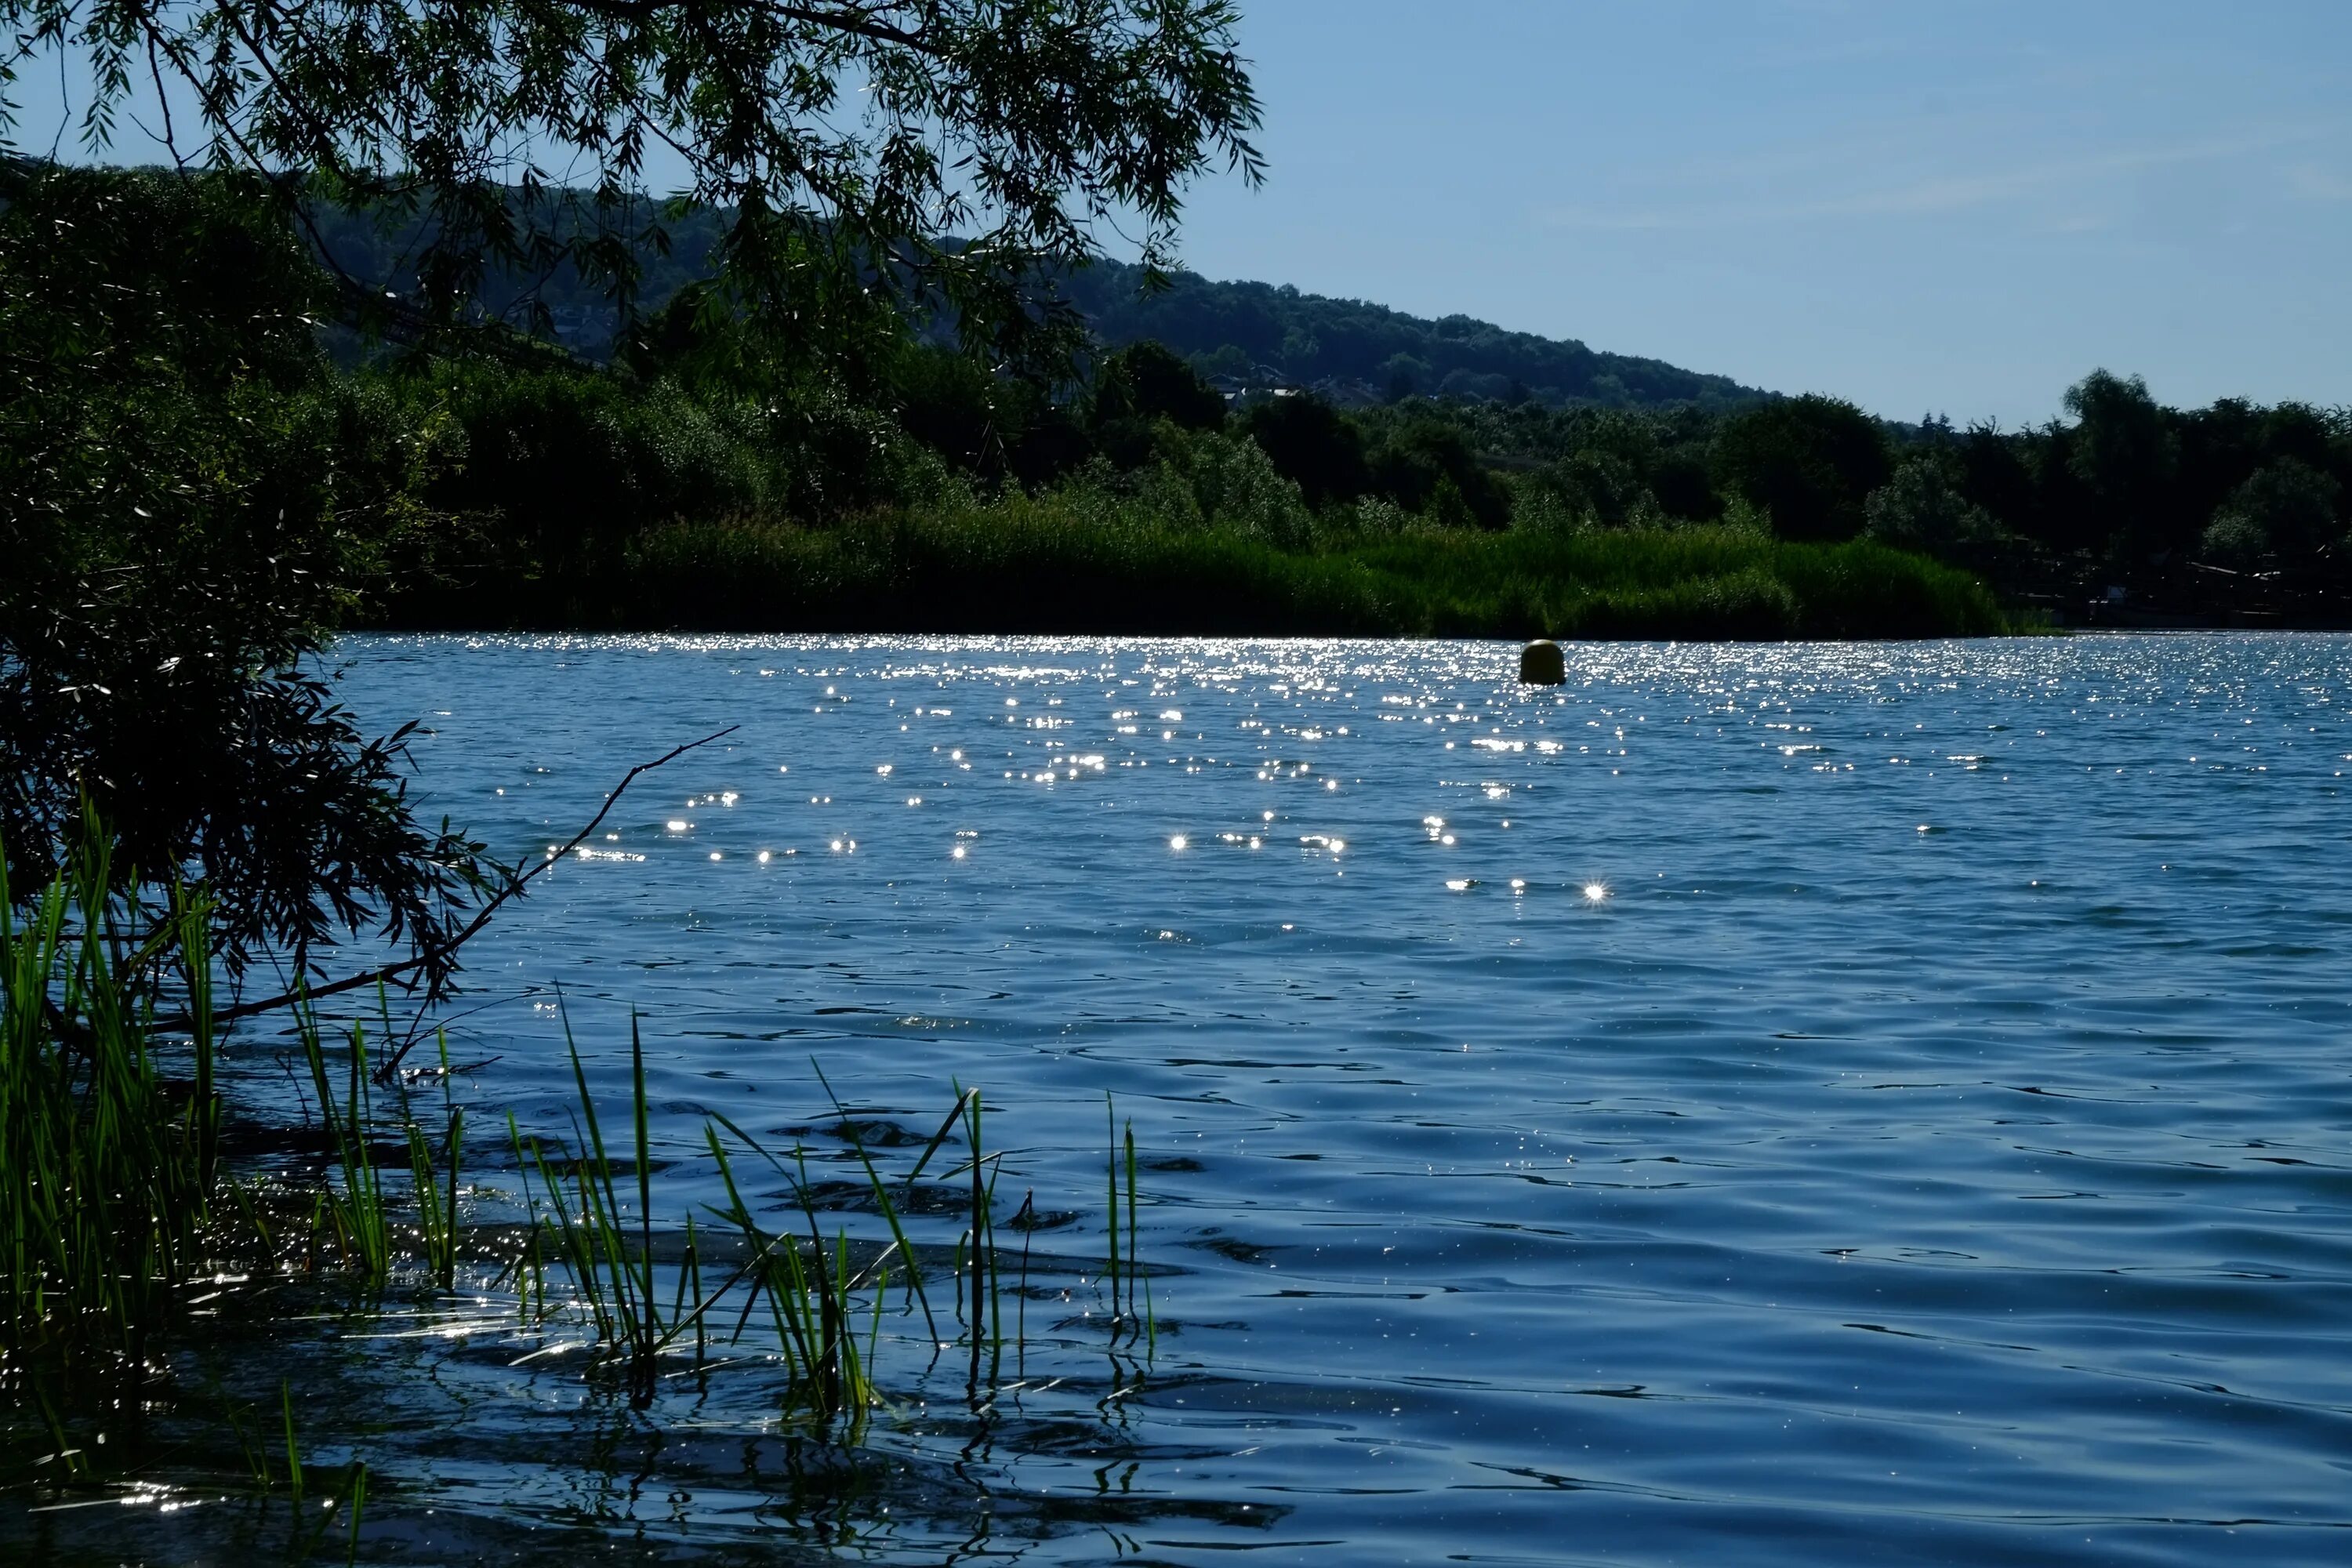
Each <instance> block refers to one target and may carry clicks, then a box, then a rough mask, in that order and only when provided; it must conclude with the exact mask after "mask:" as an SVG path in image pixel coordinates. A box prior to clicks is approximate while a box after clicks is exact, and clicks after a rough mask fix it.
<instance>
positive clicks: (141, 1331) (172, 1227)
mask: <svg viewBox="0 0 2352 1568" xmlns="http://www.w3.org/2000/svg"><path fill="white" fill-rule="evenodd" d="M115 871H116V868H115V866H114V864H113V861H112V854H111V849H110V846H109V843H108V841H107V840H106V839H105V838H104V837H102V836H100V834H98V833H97V832H95V831H91V832H89V833H88V834H87V835H86V836H85V837H84V840H83V843H82V846H81V847H80V849H79V852H78V853H77V854H76V856H75V857H74V858H73V860H72V862H71V864H70V865H69V866H68V868H67V869H66V870H65V872H63V873H62V874H61V875H59V876H58V878H57V879H55V880H54V881H52V882H51V883H50V884H49V885H48V887H47V888H46V889H44V890H43V891H42V893H41V894H40V896H39V897H37V898H36V899H34V900H30V901H29V903H27V904H26V905H25V906H23V907H21V908H20V907H19V906H18V905H17V904H16V902H15V900H13V899H12V898H11V897H10V895H9V889H8V888H7V886H6V880H5V875H6V873H5V865H0V1272H5V1283H0V1290H4V1291H5V1300H6V1310H5V1317H0V1350H5V1351H6V1352H10V1355H11V1358H12V1359H17V1358H21V1357H22V1356H24V1355H26V1354H27V1353H33V1352H50V1353H51V1354H53V1355H54V1356H55V1357H56V1358H57V1359H58V1361H59V1362H61V1363H63V1364H65V1365H66V1366H67V1367H68V1368H71V1367H74V1366H76V1365H84V1366H87V1365H89V1364H90V1363H93V1362H95V1363H97V1364H98V1365H99V1366H100V1367H106V1368H111V1367H119V1366H128V1367H131V1368H133V1369H136V1368H138V1367H140V1366H142V1364H143V1363H144V1361H145V1359H146V1356H147V1352H148V1345H149V1342H150V1340H151V1339H152V1335H153V1332H154V1331H155V1329H156V1327H157V1325H158V1323H159V1321H161V1319H162V1317H163V1314H164V1312H165V1310H167V1308H168V1305H169V1298H170V1297H171V1295H172V1293H173V1289H175V1288H176V1287H177V1286H178V1285H179V1284H180V1283H181V1282H182V1281H184V1280H185V1279H188V1278H190V1277H191V1276H193V1275H194V1274H195V1273H196V1272H198V1271H199V1269H200V1268H201V1267H202V1265H203V1263H204V1261H205V1258H206V1257H207V1256H208V1240H207V1231H208V1228H209V1227H210V1225H211V1222H212V1220H213V1218H214V1214H215V1195H216V1194H215V1173H216V1169H217V1163H218V1151H219V1132H220V1100H219V1096H218V1094H217V1092H216V1091H215V1088H214V1085H213V1065H214V1064H213V1047H214V1040H213V1036H212V1028H211V1026H210V1022H209V1007H208V1002H209V996H208V994H207V993H208V982H209V976H208V974H207V973H206V972H205V969H204V966H203V965H202V963H198V964H196V965H194V967H193V968H192V969H191V971H190V973H189V974H188V980H189V982H190V984H191V989H192V992H193V993H194V1004H195V1005H194V1006H193V1007H192V1009H191V1015H192V1016H193V1017H194V1019H195V1026H194V1031H193V1037H192V1038H191V1040H190V1042H189V1050H188V1058H189V1059H188V1067H189V1069H190V1077H189V1079H186V1080H181V1081H173V1080H169V1079H166V1077H165V1076H164V1072H163V1067H162V1065H161V1064H160V1063H159V1061H158V1058H157V1052H156V1049H155V1048H154V1046H153V1043H152V1041H151V1039H150V1036H149V1031H148V1023H149V1021H150V1019H151V1018H152V997H151V996H148V995H147V994H145V993H144V991H143V988H142V987H138V986H135V985H132V984H129V983H128V982H127V981H126V980H125V978H124V975H125V973H126V972H133V973H135V972H139V971H141V970H143V969H144V968H146V966H147V963H148V962H149V961H151V960H152V959H154V958H155V957H156V956H157V954H155V953H153V952H146V951H141V952H126V945H127V944H126V938H125V936H124V933H123V931H122V927H121V921H120V920H119V918H118V917H119V915H120V912H121V911H120V906H119V901H118V900H117V897H116V890H117V884H116V879H115V875H114V873H115ZM177 915H178V918H177V920H176V921H173V922H170V923H167V924H166V925H165V926H164V927H163V931H161V932H160V933H159V934H158V936H156V937H155V938H153V939H151V940H152V941H155V942H173V941H176V942H179V943H180V945H181V947H182V950H183V951H184V952H194V953H199V954H201V953H203V952H206V951H207V948H206V945H205V942H204V928H205V904H204V901H203V900H202V899H201V898H200V897H188V898H184V899H183V900H181V904H180V907H179V910H178V911H177Z"/></svg>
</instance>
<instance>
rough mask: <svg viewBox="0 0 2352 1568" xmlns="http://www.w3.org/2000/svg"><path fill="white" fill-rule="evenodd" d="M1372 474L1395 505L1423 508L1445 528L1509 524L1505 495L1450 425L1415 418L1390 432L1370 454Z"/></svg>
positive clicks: (1488, 526) (1499, 483) (1508, 499)
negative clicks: (1445, 525)
mask: <svg viewBox="0 0 2352 1568" xmlns="http://www.w3.org/2000/svg"><path fill="white" fill-rule="evenodd" d="M1371 477H1372V480H1373V482H1374V483H1375V484H1377V485H1378V486H1379V488H1380V489H1381V490H1382V491H1384V492H1385V493H1386V494H1387V495H1388V496H1389V497H1390V498H1391V499H1392V500H1395V502H1396V503H1397V504H1398V505H1399V506H1402V507H1403V508H1404V509H1405V510H1408V511H1424V510H1425V511H1428V512H1429V513H1430V514H1431V515H1432V516H1433V517H1434V518H1437V519H1438V520H1439V521H1443V522H1444V523H1446V524H1447V525H1449V526H1452V525H1475V526H1476V527H1479V528H1506V527H1508V526H1509V524H1510V521H1511V498H1510V495H1509V493H1508V492H1507V491H1506V490H1505V489H1503V487H1502V484H1501V482H1500V481H1499V480H1497V479H1496V478H1495V476H1494V475H1493V474H1491V473H1489V472H1487V470H1486V467H1485V465H1484V464H1482V463H1480V462H1479V461H1478V454H1477V452H1476V450H1475V448H1474V447H1472V446H1471V445H1470V443H1469V441H1468V440H1467V439H1466V438H1465V437H1464V435H1463V433H1462V431H1461V430H1460V429H1459V428H1458V427H1456V426H1454V425H1452V424H1447V423H1443V422H1440V421H1438V420H1435V419H1415V420H1412V421H1411V422H1410V423H1408V424H1406V425H1405V426H1403V427H1402V428H1401V429H1396V430H1392V431H1391V432H1390V434H1389V437H1388V439H1387V440H1386V441H1384V442H1383V443H1382V444H1381V447H1380V449H1379V450H1378V451H1377V452H1375V453H1374V454H1373V455H1372V459H1371ZM1441 502H1443V503H1444V504H1443V505H1440V504H1439V503H1441Z"/></svg>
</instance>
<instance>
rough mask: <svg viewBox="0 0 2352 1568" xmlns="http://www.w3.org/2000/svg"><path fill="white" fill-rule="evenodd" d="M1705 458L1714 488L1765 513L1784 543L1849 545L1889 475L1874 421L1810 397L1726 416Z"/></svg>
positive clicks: (1831, 400)
mask: <svg viewBox="0 0 2352 1568" xmlns="http://www.w3.org/2000/svg"><path fill="white" fill-rule="evenodd" d="M1711 457H1712V467H1713V468H1714V471H1715V475H1716V479H1717V482H1718V483H1719V484H1721V485H1722V486H1723V487H1724V488H1726V489H1731V490H1736V491H1737V492H1738V494H1740V495H1741V496H1743V497H1745V498H1746V499H1747V500H1748V501H1750V502H1751V503H1753V504H1754V505H1757V506H1759V507H1762V508H1764V509H1766V510H1769V512H1770V513H1771V514H1772V527H1773V531H1775V532H1777V533H1779V534H1780V536H1781V537H1782V538H1784V539H1851V538H1853V536H1854V535H1855V534H1857V533H1859V532H1861V531H1862V526H1863V521H1864V517H1863V503H1864V500H1866V499H1867V498H1868V497H1869V495H1870V492H1871V491H1873V490H1874V489H1877V488H1878V487H1879V486H1880V485H1883V484H1885V482H1886V479H1887V477H1888V474H1889V471H1890V469H1891V468H1892V463H1891V460H1890V458H1888V455H1887V450H1886V441H1885V437H1884V436H1882V435H1881V434H1880V432H1879V428H1878V424H1877V422H1876V421H1875V420H1874V419H1872V418H1871V417H1870V416H1868V415H1866V414H1864V412H1863V411H1862V410H1861V409H1859V408H1856V407H1855V406H1854V405H1853V404H1851V403H1847V402H1845V401H1843V399H1840V398H1834V397H1822V396H1819V395H1806V396H1803V397H1795V398H1789V399H1786V400H1784V401H1781V402H1778V403H1768V404H1765V405H1762V406H1760V407H1757V408H1751V409H1748V410H1747V411H1745V412H1743V413H1740V414H1737V415H1734V416H1731V417H1730V418H1729V419H1727V420H1726V421H1725V422H1724V424H1723V426H1722V428H1721V429H1720V430H1719V431H1718V432H1717V435H1716V438H1715V445H1714V450H1713V453H1712V455H1711Z"/></svg>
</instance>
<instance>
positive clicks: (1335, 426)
mask: <svg viewBox="0 0 2352 1568" xmlns="http://www.w3.org/2000/svg"><path fill="white" fill-rule="evenodd" d="M1242 428H1243V430H1244V432H1245V433H1246V434H1247V435H1248V436H1249V437H1250V439H1252V440H1253V441H1255V442H1256V443H1257V444H1258V446H1259V447H1260V448H1262V449H1263V450H1264V451H1265V455H1266V456H1267V457H1268V458H1272V459H1273V461H1274V466H1275V468H1276V471H1277V472H1279V473H1280V474H1281V475H1282V477H1283V478H1284V479H1288V480H1289V481H1290V482H1291V483H1293V484H1295V485H1297V487H1298V489H1299V493H1300V494H1301V495H1303V496H1305V497H1306V498H1307V505H1308V506H1310V507H1312V508H1314V509H1315V510H1318V511H1320V510H1323V509H1324V508H1326V507H1328V506H1330V505H1332V504H1333V503H1335V502H1346V501H1351V500H1355V499H1356V498H1357V497H1358V496H1360V495H1363V494H1365V493H1366V492H1368V491H1369V490H1370V489H1371V488H1372V475H1371V469H1370V466H1369V465H1368V464H1367V463H1366V462H1365V459H1364V436H1363V432H1362V431H1360V430H1359V429H1358V428H1357V427H1356V426H1355V425H1354V424H1353V423H1352V422H1351V421H1349V419H1348V418H1347V417H1346V416H1343V415H1342V414H1341V413H1340V412H1339V410H1338V409H1336V408H1334V407H1332V406H1331V405H1329V404H1328V403H1326V402H1324V401H1323V400H1322V399H1321V398H1319V397H1272V398H1268V399H1266V400H1265V402H1263V403H1259V404H1255V405H1253V406H1252V407H1251V408H1250V409H1249V411H1248V412H1247V413H1245V414H1244V415H1243V416H1242Z"/></svg>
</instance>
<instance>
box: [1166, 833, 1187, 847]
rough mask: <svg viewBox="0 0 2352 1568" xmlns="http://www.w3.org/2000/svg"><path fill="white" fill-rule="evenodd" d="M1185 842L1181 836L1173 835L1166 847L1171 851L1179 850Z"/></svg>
mask: <svg viewBox="0 0 2352 1568" xmlns="http://www.w3.org/2000/svg"><path fill="white" fill-rule="evenodd" d="M1185 842H1186V840H1185V837H1184V836H1183V835H1182V834H1181V833H1179V834H1175V835H1173V836H1171V837H1170V838H1169V840H1168V847H1169V848H1171V849H1181V848H1183V847H1184V845H1185Z"/></svg>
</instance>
